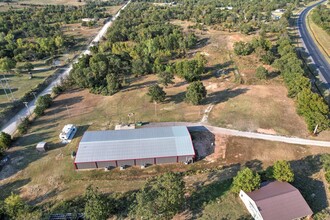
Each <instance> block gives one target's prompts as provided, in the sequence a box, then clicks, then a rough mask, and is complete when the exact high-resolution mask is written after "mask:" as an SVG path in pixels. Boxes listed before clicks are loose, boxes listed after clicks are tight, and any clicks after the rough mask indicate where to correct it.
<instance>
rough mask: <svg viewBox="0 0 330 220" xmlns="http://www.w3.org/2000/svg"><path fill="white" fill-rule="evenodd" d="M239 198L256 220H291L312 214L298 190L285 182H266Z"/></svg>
mask: <svg viewBox="0 0 330 220" xmlns="http://www.w3.org/2000/svg"><path fill="white" fill-rule="evenodd" d="M240 198H241V200H242V201H243V203H244V204H245V206H246V208H247V209H248V211H249V212H250V214H251V215H252V217H253V218H254V219H256V220H279V219H281V220H292V219H300V218H303V217H306V216H311V215H312V214H313V212H312V210H311V209H310V207H309V206H308V204H307V202H306V201H305V199H304V198H303V196H302V195H301V194H300V192H299V190H298V189H297V188H295V187H294V186H292V185H291V184H289V183H286V182H279V181H274V182H267V183H265V184H264V185H262V186H261V188H260V189H257V190H255V191H253V192H249V193H245V192H244V191H242V190H241V192H240Z"/></svg>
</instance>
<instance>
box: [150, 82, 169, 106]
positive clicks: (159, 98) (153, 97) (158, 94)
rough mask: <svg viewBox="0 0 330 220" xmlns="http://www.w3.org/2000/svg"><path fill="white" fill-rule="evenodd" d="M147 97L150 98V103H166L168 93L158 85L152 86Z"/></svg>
mask: <svg viewBox="0 0 330 220" xmlns="http://www.w3.org/2000/svg"><path fill="white" fill-rule="evenodd" d="M147 95H148V96H150V102H157V103H159V102H164V101H165V98H166V93H165V92H164V90H163V88H162V87H160V86H159V85H158V84H156V85H152V86H150V87H149V89H148V93H147Z"/></svg>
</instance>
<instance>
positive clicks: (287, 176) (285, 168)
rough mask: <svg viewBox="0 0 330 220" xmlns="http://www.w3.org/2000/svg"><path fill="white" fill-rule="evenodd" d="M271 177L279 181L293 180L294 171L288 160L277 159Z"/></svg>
mask: <svg viewBox="0 0 330 220" xmlns="http://www.w3.org/2000/svg"><path fill="white" fill-rule="evenodd" d="M273 177H274V178H275V179H277V180H278V181H281V182H293V180H294V173H293V171H292V169H291V166H290V164H289V162H288V161H285V160H279V161H276V162H275V163H274V166H273Z"/></svg>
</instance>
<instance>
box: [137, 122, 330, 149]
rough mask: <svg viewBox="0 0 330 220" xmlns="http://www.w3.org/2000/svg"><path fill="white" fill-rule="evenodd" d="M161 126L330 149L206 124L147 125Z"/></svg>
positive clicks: (315, 143) (317, 143) (328, 143)
mask: <svg viewBox="0 0 330 220" xmlns="http://www.w3.org/2000/svg"><path fill="white" fill-rule="evenodd" d="M161 126H187V127H188V129H189V130H190V131H210V132H212V133H213V134H220V135H229V136H237V137H246V138H252V139H259V140H266V141H276V142H282V143H288V144H297V145H308V146H319V147H330V141H317V140H310V139H304V138H298V137H287V136H280V135H271V134H262V133H257V132H250V131H238V130H233V129H228V128H220V127H215V126H210V125H208V124H204V123H193V122H158V123H156V122H152V123H149V124H146V125H143V127H144V128H146V127H161Z"/></svg>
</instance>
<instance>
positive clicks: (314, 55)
mask: <svg viewBox="0 0 330 220" xmlns="http://www.w3.org/2000/svg"><path fill="white" fill-rule="evenodd" d="M324 2H326V0H322V1H320V2H318V3H315V4H313V5H311V6H309V7H307V8H305V9H304V10H303V11H302V12H301V13H300V15H299V18H298V21H297V26H298V30H299V35H300V37H301V39H302V44H303V46H304V47H305V50H306V52H307V53H308V54H309V56H310V57H309V59H311V60H312V62H313V63H314V64H315V65H316V67H317V68H318V69H317V71H318V74H319V75H320V79H321V80H322V82H323V83H324V84H325V86H326V88H327V89H328V90H330V64H329V62H328V61H327V60H326V58H325V57H324V55H323V54H322V53H321V51H320V49H319V48H318V47H317V43H316V42H314V40H313V38H312V36H311V34H310V33H309V32H308V29H307V22H306V16H307V14H308V12H309V11H310V10H311V9H313V8H314V7H316V6H317V5H320V4H322V3H324Z"/></svg>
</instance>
